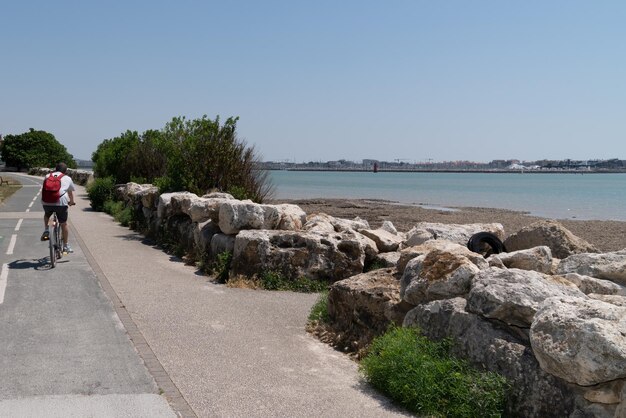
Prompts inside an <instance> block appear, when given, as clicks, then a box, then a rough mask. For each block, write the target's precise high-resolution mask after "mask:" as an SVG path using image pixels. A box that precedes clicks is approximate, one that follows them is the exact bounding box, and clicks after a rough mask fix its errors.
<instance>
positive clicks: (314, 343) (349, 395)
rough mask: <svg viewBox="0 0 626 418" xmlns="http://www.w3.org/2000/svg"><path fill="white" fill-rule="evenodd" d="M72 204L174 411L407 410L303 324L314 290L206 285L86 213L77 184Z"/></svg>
mask: <svg viewBox="0 0 626 418" xmlns="http://www.w3.org/2000/svg"><path fill="white" fill-rule="evenodd" d="M77 203H78V204H77V206H76V207H74V208H72V209H71V213H70V224H71V226H72V230H73V232H74V233H75V234H76V235H77V236H76V237H75V239H71V241H72V242H73V243H74V246H75V248H76V247H77V246H76V242H77V241H78V242H80V244H81V245H80V247H81V248H82V250H83V252H84V256H85V258H86V260H88V261H89V265H90V266H91V268H92V270H93V272H94V273H93V274H94V275H95V276H96V277H98V279H99V280H100V282H101V284H102V287H103V288H104V289H105V290H106V291H107V294H108V295H109V298H110V299H111V301H112V303H113V306H114V307H115V309H116V312H117V314H118V316H119V318H120V319H121V322H122V324H123V325H124V327H125V329H126V331H127V333H128V335H129V337H130V338H131V340H133V342H134V345H135V347H136V348H137V350H138V352H139V353H140V355H141V356H142V357H143V359H144V363H145V364H146V365H147V367H148V370H150V372H151V373H152V375H153V377H154V378H155V380H156V382H157V384H158V385H159V387H160V388H161V389H162V390H163V392H164V395H165V396H166V397H167V398H168V400H169V401H170V404H171V405H172V406H173V407H174V409H175V410H176V411H177V413H179V415H183V416H194V415H197V416H200V417H212V416H224V417H238V416H246V417H255V416H258V417H268V416H289V417H320V416H327V417H338V416H341V417H381V416H405V413H403V412H402V411H399V410H397V409H395V408H394V407H393V406H391V405H390V403H389V401H388V400H386V399H385V398H382V397H380V396H378V395H376V394H375V393H374V392H373V391H372V390H371V389H370V388H369V387H368V386H367V385H366V384H364V383H363V382H362V381H361V379H360V378H359V375H358V371H357V365H356V364H355V363H354V362H353V361H351V360H350V359H348V358H347V357H346V356H345V355H343V354H341V353H338V352H336V351H334V350H333V349H331V348H330V347H328V346H326V345H325V344H322V343H320V342H319V341H318V340H316V339H315V338H313V337H311V336H310V335H308V334H307V333H306V332H305V331H304V325H305V323H306V318H307V316H308V313H309V310H310V308H311V306H312V305H313V303H314V301H315V299H316V295H311V294H298V293H292V292H267V291H252V290H245V289H230V288H227V287H226V286H224V285H219V284H215V283H212V282H211V281H210V280H209V278H208V277H205V276H202V275H199V274H197V272H196V269H195V268H193V267H190V266H185V265H184V264H183V263H181V262H179V261H177V260H175V259H173V258H172V257H170V256H169V255H167V254H165V253H164V252H162V251H161V250H160V249H158V248H155V247H154V246H152V245H150V244H149V243H147V242H146V241H145V240H144V239H143V237H142V236H141V235H139V234H137V233H135V232H133V231H130V230H129V229H127V228H124V227H121V226H119V225H117V224H116V223H115V222H114V221H113V220H112V219H111V218H110V217H109V216H108V215H106V214H103V213H97V212H93V211H91V210H90V208H89V202H88V200H87V198H86V196H85V194H84V190H83V189H82V188H79V192H78V199H77ZM73 256H74V255H70V256H69V257H68V258H71V257H73ZM60 267H61V268H65V267H66V266H60Z"/></svg>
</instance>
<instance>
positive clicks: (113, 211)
mask: <svg viewBox="0 0 626 418" xmlns="http://www.w3.org/2000/svg"><path fill="white" fill-rule="evenodd" d="M102 209H103V211H104V212H106V213H108V214H109V215H111V216H112V217H113V219H115V220H116V221H117V222H119V223H120V224H122V226H130V224H131V222H132V221H133V214H132V210H131V208H129V207H127V206H126V205H125V204H124V202H119V201H114V200H107V201H106V202H104V205H103V206H102Z"/></svg>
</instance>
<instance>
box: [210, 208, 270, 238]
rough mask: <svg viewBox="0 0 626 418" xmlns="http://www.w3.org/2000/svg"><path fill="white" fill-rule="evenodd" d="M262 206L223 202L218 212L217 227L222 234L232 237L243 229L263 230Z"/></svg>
mask: <svg viewBox="0 0 626 418" xmlns="http://www.w3.org/2000/svg"><path fill="white" fill-rule="evenodd" d="M264 225H265V209H264V208H263V206H261V205H259V204H256V203H252V202H249V203H248V202H242V201H239V200H232V201H225V203H223V204H222V205H221V206H220V210H219V226H220V229H221V230H222V232H223V233H225V234H227V235H234V234H236V233H238V232H239V231H241V230H244V229H265V228H264Z"/></svg>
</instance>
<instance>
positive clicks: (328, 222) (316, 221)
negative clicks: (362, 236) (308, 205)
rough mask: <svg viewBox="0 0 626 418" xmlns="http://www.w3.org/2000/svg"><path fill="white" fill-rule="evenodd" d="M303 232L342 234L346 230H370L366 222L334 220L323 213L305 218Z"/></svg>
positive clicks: (358, 219) (360, 220) (359, 220)
mask: <svg viewBox="0 0 626 418" xmlns="http://www.w3.org/2000/svg"><path fill="white" fill-rule="evenodd" d="M302 229H304V230H305V231H309V232H318V233H332V232H344V231H348V230H352V231H360V230H362V229H370V226H369V224H368V222H367V221H366V220H363V219H361V218H358V217H357V218H355V219H353V220H349V219H341V218H335V217H334V216H330V215H327V214H325V213H315V214H311V215H309V216H307V219H306V223H305V224H304V226H303V228H302Z"/></svg>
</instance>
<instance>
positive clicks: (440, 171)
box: [266, 168, 626, 174]
mask: <svg viewBox="0 0 626 418" xmlns="http://www.w3.org/2000/svg"><path fill="white" fill-rule="evenodd" d="M266 170H268V171H330V172H355V173H374V171H373V170H372V169H371V168H370V169H364V168H363V169H359V168H267V169H266ZM377 173H487V174H626V171H624V170H589V171H588V170H497V169H494V170H471V169H464V170H460V169H459V170H454V169H441V170H427V169H405V170H402V169H388V168H379V169H378V171H377Z"/></svg>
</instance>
